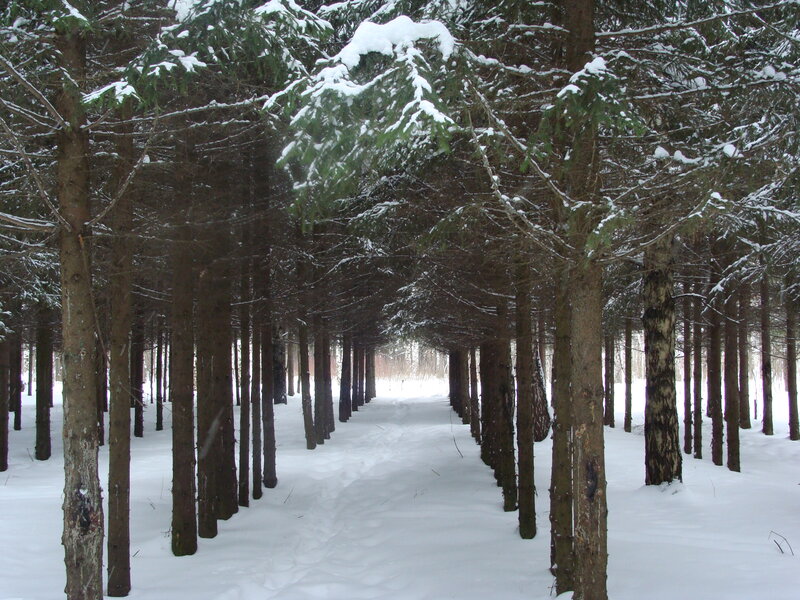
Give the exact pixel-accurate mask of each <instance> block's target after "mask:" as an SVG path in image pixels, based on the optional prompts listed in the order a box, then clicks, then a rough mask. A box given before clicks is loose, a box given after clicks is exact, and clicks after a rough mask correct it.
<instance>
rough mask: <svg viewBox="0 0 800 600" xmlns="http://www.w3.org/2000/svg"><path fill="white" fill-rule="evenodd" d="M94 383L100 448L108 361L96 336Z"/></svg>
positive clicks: (106, 397)
mask: <svg viewBox="0 0 800 600" xmlns="http://www.w3.org/2000/svg"><path fill="white" fill-rule="evenodd" d="M94 358H95V366H94V369H95V371H94V381H95V386H96V392H95V394H96V398H97V444H98V445H99V446H102V445H104V444H105V439H106V423H105V413H106V412H108V360H107V358H106V352H105V348H104V347H103V343H102V342H101V340H100V336H96V348H95V354H94Z"/></svg>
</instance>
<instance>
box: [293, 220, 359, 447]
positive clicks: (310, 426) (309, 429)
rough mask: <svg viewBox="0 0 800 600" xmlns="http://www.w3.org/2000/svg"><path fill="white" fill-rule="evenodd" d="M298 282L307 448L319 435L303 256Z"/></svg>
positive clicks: (300, 349)
mask: <svg viewBox="0 0 800 600" xmlns="http://www.w3.org/2000/svg"><path fill="white" fill-rule="evenodd" d="M299 237H300V239H299V244H298V245H299V246H300V249H301V250H302V248H303V237H302V235H300V236H299ZM297 283H298V287H299V290H298V291H299V294H300V302H299V310H300V314H299V315H298V333H297V341H298V353H299V355H300V359H299V363H300V364H299V367H300V397H301V399H302V405H303V427H304V429H305V434H306V448H307V449H308V450H313V449H314V448H316V447H317V435H316V431H315V429H314V413H313V407H312V404H311V373H310V372H309V365H308V294H309V289H308V261H307V260H306V259H305V258H301V259H299V260H298V261H297ZM354 404H355V402H354Z"/></svg>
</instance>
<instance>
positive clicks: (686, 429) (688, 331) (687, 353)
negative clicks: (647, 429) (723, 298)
mask: <svg viewBox="0 0 800 600" xmlns="http://www.w3.org/2000/svg"><path fill="white" fill-rule="evenodd" d="M683 293H684V295H685V298H684V300H683V451H684V452H685V453H686V454H691V453H692V320H691V309H692V299H691V297H690V295H689V284H688V283H684V284H683Z"/></svg>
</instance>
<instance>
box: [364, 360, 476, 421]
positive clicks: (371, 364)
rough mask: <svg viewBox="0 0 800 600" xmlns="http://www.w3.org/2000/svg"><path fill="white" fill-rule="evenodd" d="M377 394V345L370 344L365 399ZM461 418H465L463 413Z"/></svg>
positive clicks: (365, 374)
mask: <svg viewBox="0 0 800 600" xmlns="http://www.w3.org/2000/svg"><path fill="white" fill-rule="evenodd" d="M375 396H376V389H375V346H370V347H369V349H368V350H367V356H366V362H365V365H364V400H365V401H366V402H369V401H370V400H372V399H373V398H374V397H375ZM461 418H462V420H463V418H464V416H463V414H462V417H461Z"/></svg>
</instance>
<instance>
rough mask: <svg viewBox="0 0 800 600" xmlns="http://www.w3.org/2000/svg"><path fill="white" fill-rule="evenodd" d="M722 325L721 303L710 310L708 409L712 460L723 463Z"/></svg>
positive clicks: (712, 306)
mask: <svg viewBox="0 0 800 600" xmlns="http://www.w3.org/2000/svg"><path fill="white" fill-rule="evenodd" d="M721 354H722V326H721V324H720V314H719V303H718V302H716V301H712V304H711V306H710V309H709V311H708V352H707V353H706V362H707V370H708V409H709V412H710V413H711V461H712V462H713V463H714V464H715V465H722V356H721Z"/></svg>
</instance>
